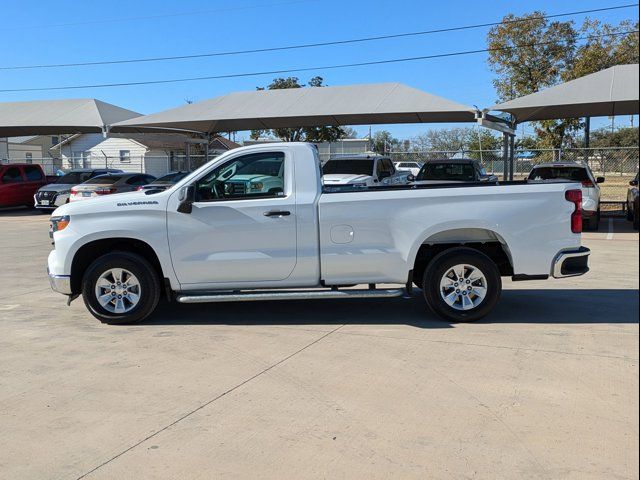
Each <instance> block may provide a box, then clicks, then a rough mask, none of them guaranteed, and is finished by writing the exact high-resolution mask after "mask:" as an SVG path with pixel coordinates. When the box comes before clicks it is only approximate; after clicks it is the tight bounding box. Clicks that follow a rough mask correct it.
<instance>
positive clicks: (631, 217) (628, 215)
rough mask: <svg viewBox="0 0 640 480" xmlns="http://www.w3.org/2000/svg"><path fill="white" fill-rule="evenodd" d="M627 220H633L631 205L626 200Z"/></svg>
mask: <svg viewBox="0 0 640 480" xmlns="http://www.w3.org/2000/svg"><path fill="white" fill-rule="evenodd" d="M627 220H628V221H629V222H633V207H632V206H631V204H630V203H629V202H628V201H627Z"/></svg>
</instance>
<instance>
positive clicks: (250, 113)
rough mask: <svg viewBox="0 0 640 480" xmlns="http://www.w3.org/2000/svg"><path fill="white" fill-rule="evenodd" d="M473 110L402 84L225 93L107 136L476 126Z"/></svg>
mask: <svg viewBox="0 0 640 480" xmlns="http://www.w3.org/2000/svg"><path fill="white" fill-rule="evenodd" d="M475 121H476V109H474V108H473V107H470V106H467V105H463V104H460V103H456V102H453V101H451V100H447V99H445V98H442V97H438V96H435V95H431V94H429V93H426V92H423V91H421V90H417V89H415V88H411V87H408V86H406V85H403V84H401V83H374V84H362V85H349V86H337V87H308V88H290V89H281V90H256V91H249V92H237V93H230V94H228V95H224V96H221V97H216V98H212V99H209V100H203V101H201V102H197V103H192V104H189V105H184V106H181V107H178V108H173V109H170V110H165V111H162V112H158V113H154V114H151V115H146V116H143V117H140V118H134V119H131V120H125V121H122V122H119V123H115V124H113V125H112V126H111V131H113V132H120V131H130V129H131V128H138V129H139V131H141V132H143V131H146V129H148V128H150V127H151V128H172V129H182V130H190V131H197V132H201V133H206V134H210V133H213V132H229V131H240V130H259V129H273V128H286V127H312V126H329V125H333V126H341V125H366V124H388V123H439V122H443V123H449V122H475Z"/></svg>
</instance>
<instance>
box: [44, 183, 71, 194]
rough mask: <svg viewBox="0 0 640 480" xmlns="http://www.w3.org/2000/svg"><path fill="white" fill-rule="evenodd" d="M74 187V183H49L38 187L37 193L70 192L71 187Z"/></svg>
mask: <svg viewBox="0 0 640 480" xmlns="http://www.w3.org/2000/svg"><path fill="white" fill-rule="evenodd" d="M74 186H75V184H74V183H50V184H49V185H45V186H44V187H40V188H39V189H38V191H39V192H41V191H45V190H46V191H47V192H64V191H65V190H71V187H74Z"/></svg>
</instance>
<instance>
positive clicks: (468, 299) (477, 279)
mask: <svg viewBox="0 0 640 480" xmlns="http://www.w3.org/2000/svg"><path fill="white" fill-rule="evenodd" d="M422 284H423V286H424V289H423V294H424V297H425V300H426V301H427V304H428V305H429V307H430V308H431V310H433V312H434V313H435V314H436V315H438V316H440V317H442V318H443V319H445V320H448V321H450V322H473V321H476V320H479V319H481V318H483V317H484V316H486V315H487V314H488V313H489V312H491V310H493V308H494V306H495V304H496V302H497V301H498V299H499V298H500V293H501V292H502V280H501V278H500V271H499V270H498V267H497V266H496V264H495V263H494V262H493V260H491V259H490V258H489V257H488V256H486V255H485V254H483V253H481V252H478V251H477V250H473V249H471V248H453V249H450V250H446V251H444V252H442V253H440V254H439V255H437V256H436V257H434V259H433V260H432V261H431V262H430V263H429V265H428V266H427V268H426V270H425V273H424V277H423V281H422Z"/></svg>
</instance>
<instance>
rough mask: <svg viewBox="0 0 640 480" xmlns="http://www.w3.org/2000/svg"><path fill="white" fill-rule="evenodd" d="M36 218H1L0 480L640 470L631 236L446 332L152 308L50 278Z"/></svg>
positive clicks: (509, 291)
mask: <svg viewBox="0 0 640 480" xmlns="http://www.w3.org/2000/svg"><path fill="white" fill-rule="evenodd" d="M47 228H48V220H47V216H46V215H41V214H38V213H33V212H30V211H27V210H14V211H4V212H0V232H1V233H0V272H1V273H0V275H1V280H2V289H1V290H0V432H2V435H1V436H0V478H6V479H18V478H19V479H45V478H52V479H53V478H55V479H75V478H87V479H114V478H118V479H140V478H145V479H149V478H176V479H177V478H191V479H194V478H203V479H210V478H269V479H270V478H278V479H284V478H305V479H313V478H345V479H346V478H348V479H355V478H367V479H371V478H420V479H424V478H435V479H440V478H442V479H449V478H492V479H496V478H509V479H513V478H518V479H527V478H531V479H547V478H548V479H565V478H566V479H603V478H619V479H623V478H625V479H626V478H637V477H638V273H639V272H638V270H639V269H638V234H637V233H635V232H632V231H631V229H630V228H629V224H628V223H626V222H623V221H622V220H607V219H604V221H603V222H602V225H601V230H600V231H599V232H589V233H585V234H584V236H583V243H584V244H585V245H586V246H588V247H590V248H591V249H592V255H591V260H590V264H591V272H590V273H589V274H587V275H586V276H584V277H578V278H573V279H564V280H548V281H535V282H520V283H512V282H511V281H509V280H505V285H504V288H505V290H504V293H503V296H502V300H501V302H500V304H499V306H498V307H497V309H496V311H495V312H494V313H493V314H492V315H491V316H490V317H488V318H487V319H485V320H484V321H481V322H478V323H474V324H447V323H443V322H441V321H439V320H437V319H436V318H435V317H434V316H433V315H432V314H431V313H429V312H428V311H427V310H426V307H425V305H424V304H423V301H422V299H421V298H420V296H417V298H414V299H410V300H405V299H394V300H341V301H307V302H260V303H244V304H243V303H231V304H211V305H174V304H162V305H160V308H159V310H158V312H157V314H156V315H155V316H154V317H152V318H151V319H150V320H148V321H147V322H145V323H144V324H140V325H135V326H107V325H102V324H100V323H99V322H98V321H96V320H95V319H94V318H93V317H91V316H90V315H89V314H88V313H87V311H86V310H85V308H84V305H83V303H82V300H80V299H79V300H76V301H75V302H74V303H72V305H71V306H70V307H67V306H66V305H65V298H64V297H63V296H60V295H58V294H55V293H53V292H52V291H51V290H50V289H49V285H48V281H47V279H46V275H45V271H44V269H45V262H46V256H47V254H48V251H49V250H50V248H51V246H50V244H49V239H48V236H47Z"/></svg>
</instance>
